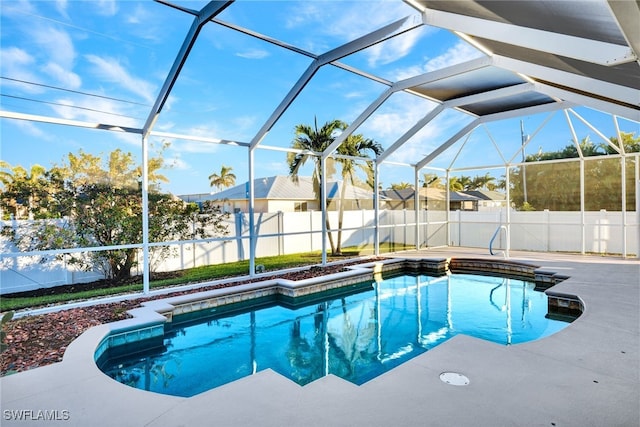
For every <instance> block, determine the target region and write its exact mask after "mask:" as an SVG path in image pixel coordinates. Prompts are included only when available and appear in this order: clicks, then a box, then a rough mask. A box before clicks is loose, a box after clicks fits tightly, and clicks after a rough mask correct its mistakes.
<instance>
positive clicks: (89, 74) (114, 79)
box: [0, 0, 638, 194]
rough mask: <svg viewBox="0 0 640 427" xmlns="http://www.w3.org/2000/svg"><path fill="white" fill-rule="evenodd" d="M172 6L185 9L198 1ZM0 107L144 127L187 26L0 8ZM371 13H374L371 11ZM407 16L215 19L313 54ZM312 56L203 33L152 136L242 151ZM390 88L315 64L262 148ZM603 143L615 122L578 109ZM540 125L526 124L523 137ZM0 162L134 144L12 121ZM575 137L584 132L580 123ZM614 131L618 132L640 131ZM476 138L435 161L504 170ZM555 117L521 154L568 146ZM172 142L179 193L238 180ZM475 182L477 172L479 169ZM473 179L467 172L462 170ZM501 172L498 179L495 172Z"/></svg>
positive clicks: (461, 51)
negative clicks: (218, 175)
mask: <svg viewBox="0 0 640 427" xmlns="http://www.w3.org/2000/svg"><path fill="white" fill-rule="evenodd" d="M175 3H177V4H181V5H184V6H186V7H189V8H192V9H199V8H201V7H202V6H203V5H204V4H206V2H203V1H187V2H184V1H183V2H179V1H176V2H175ZM0 12H1V18H0V19H1V22H0V24H1V36H2V44H1V46H0V55H1V57H0V58H1V60H0V76H1V77H2V79H0V91H1V93H2V97H1V98H0V103H1V104H2V105H1V106H2V109H3V110H7V111H12V112H19V113H26V114H36V115H43V116H50V117H61V118H65V119H69V120H79V121H83V122H91V123H93V122H99V123H106V124H113V125H118V126H129V127H136V128H141V127H142V126H143V124H144V123H145V121H146V119H147V116H148V114H149V111H150V108H151V106H152V105H153V103H154V100H155V98H156V96H157V95H158V93H159V91H160V88H161V86H162V83H163V82H164V78H165V76H166V73H167V72H168V70H169V69H170V67H171V64H172V62H173V60H174V58H175V56H176V54H177V52H178V51H179V48H180V45H181V44H182V41H183V38H184V35H185V34H186V32H187V30H188V28H189V26H190V25H191V21H192V18H191V17H190V16H189V15H187V14H185V13H182V12H179V11H177V10H174V9H172V8H169V7H167V6H165V5H162V4H158V3H155V2H150V1H142V2H136V1H110V0H100V1H66V0H58V1H53V0H52V1H13V0H8V1H6V0H3V2H2V3H1V4H0ZM372 12H373V13H372ZM407 15H416V16H417V12H416V11H415V10H414V9H412V8H411V7H409V6H408V5H407V4H405V3H404V2H402V1H400V0H388V1H377V2H368V1H351V2H342V1H302V2H294V1H274V2H269V1H242V0H240V1H237V2H236V3H234V4H232V5H231V6H230V7H228V8H227V9H226V10H225V11H224V12H223V13H222V14H220V15H219V19H220V20H222V21H225V22H229V23H232V24H236V25H240V26H243V27H246V28H249V29H251V30H253V31H257V32H259V33H262V34H264V35H267V36H270V37H272V38H275V39H277V40H280V41H283V42H286V43H289V44H292V45H295V46H297V47H299V48H301V49H304V50H307V51H309V52H312V53H314V54H322V53H324V52H326V51H328V50H330V49H332V48H335V47H337V46H340V45H342V44H344V43H347V42H348V41H351V40H353V39H355V38H357V37H359V36H362V35H364V34H367V33H369V32H371V31H373V30H375V29H377V28H379V27H381V26H382V25H385V24H388V23H391V22H393V21H395V20H397V19H400V18H402V17H405V16H407ZM480 55H481V53H479V52H478V51H476V50H475V49H474V48H473V47H471V46H470V45H468V44H466V43H465V42H464V41H462V40H460V39H459V38H458V37H457V36H455V35H454V34H452V33H450V32H448V31H444V30H439V29H436V28H430V27H422V28H421V29H419V30H414V31H411V32H409V33H407V34H405V35H403V36H400V37H397V38H395V39H393V40H391V41H389V42H385V43H382V44H380V45H377V46H375V47H373V48H370V49H367V50H364V51H362V52H359V53H357V54H354V55H352V56H350V57H347V58H345V59H344V60H343V61H342V62H344V63H345V64H347V65H350V66H353V67H357V68H358V69H361V70H364V71H366V72H369V73H371V74H374V75H376V76H378V77H382V78H384V79H387V80H390V81H397V80H401V79H404V78H407V77H410V76H414V75H417V74H421V73H424V72H427V71H432V70H434V69H438V68H442V67H443V66H447V65H452V64H455V63H460V62H464V61H467V60H470V59H472V58H475V57H478V56H480ZM310 62H311V59H309V58H307V57H304V56H302V55H298V54H295V53H292V52H290V51H288V50H285V49H282V48H280V47H276V46H273V45H271V44H268V43H265V42H263V41H261V40H258V39H255V38H252V37H249V36H247V35H244V34H241V33H238V32H235V31H233V30H230V29H228V28H224V27H221V26H219V25H214V24H208V25H206V26H205V28H204V30H203V31H202V33H201V35H200V37H199V39H198V41H197V42H196V45H195V46H194V48H193V50H192V52H191V55H190V57H189V59H188V60H187V62H186V64H185V67H184V69H183V70H182V72H181V75H180V78H179V80H178V82H177V83H176V85H175V87H174V89H173V91H172V94H171V96H170V98H169V100H168V102H167V104H166V106H165V109H164V110H163V113H162V114H161V116H160V118H159V120H158V122H157V124H156V126H155V128H154V130H156V131H161V132H168V133H179V134H188V135H196V136H206V137H210V138H220V139H227V140H235V141H241V142H249V141H251V139H252V138H253V137H254V136H255V135H256V133H257V132H258V130H259V129H260V127H261V126H262V125H263V124H264V123H265V121H266V120H267V119H268V117H269V115H270V114H271V112H272V111H273V110H274V109H275V108H276V106H277V105H278V104H279V103H280V101H281V100H282V99H283V97H284V96H285V95H286V94H287V92H288V91H289V89H290V88H291V86H292V85H293V84H294V83H295V82H296V81H297V79H298V78H299V77H300V76H301V75H302V73H303V72H304V71H305V69H306V68H307V67H308V65H309V64H310ZM385 89H386V86H384V85H381V84H379V83H376V82H373V81H371V80H368V79H364V78H362V77H359V76H356V75H354V74H352V73H348V72H346V71H344V70H341V69H338V68H336V67H332V66H328V67H323V68H322V69H321V70H320V71H319V72H318V73H317V74H316V75H315V76H314V79H313V80H312V81H311V83H310V84H309V85H308V86H307V87H306V88H305V89H304V90H303V92H302V93H301V94H300V95H299V97H298V98H297V99H296V100H295V102H294V103H293V104H292V105H291V107H290V108H289V109H288V110H287V111H286V112H285V113H284V114H283V116H282V117H281V119H280V120H279V121H278V122H277V123H276V125H275V126H274V127H273V129H272V130H271V132H269V134H268V135H267V136H266V137H265V139H264V140H263V141H262V143H261V144H262V145H263V146H271V147H280V148H284V147H288V146H290V144H291V140H292V139H293V129H294V126H295V125H296V124H299V123H306V124H312V123H313V120H314V118H317V120H318V123H319V124H322V123H324V122H326V121H328V120H333V119H341V120H344V121H346V122H351V121H352V120H354V119H355V118H356V117H357V116H358V115H359V114H360V112H362V111H363V109H365V108H366V107H367V106H368V105H369V104H370V103H371V102H372V101H373V100H375V99H376V98H377V97H378V96H379V95H380V94H381V93H382V92H383V91H384V90H385ZM433 106H434V104H433V103H430V102H429V101H426V100H423V99H418V98H416V97H413V96H409V95H406V94H396V95H394V96H393V97H392V98H391V99H390V100H389V101H388V102H387V103H386V104H385V105H384V106H383V107H382V108H380V109H379V110H378V111H376V113H375V114H374V115H373V116H372V117H371V118H370V119H369V120H367V121H366V122H365V123H364V125H363V126H362V127H361V128H359V129H358V131H357V132H359V133H363V134H364V135H365V136H367V137H370V138H373V139H375V140H376V141H378V142H380V143H381V144H382V145H383V146H384V147H388V146H390V145H391V144H392V143H393V142H394V141H395V139H397V138H398V137H399V136H401V135H402V134H403V133H404V132H405V131H406V130H407V129H409V128H410V127H411V126H412V125H413V124H414V123H415V122H416V121H417V120H418V119H419V118H420V117H422V116H423V115H424V114H425V112H426V111H428V110H429V109H430V108H433ZM580 112H581V114H584V116H585V118H587V119H588V120H591V121H593V123H594V124H596V125H597V126H602V130H603V132H604V133H605V134H606V135H607V136H610V135H613V134H614V132H615V128H614V126H613V121H612V120H611V117H610V116H608V115H605V114H601V113H597V112H592V111H589V110H586V109H581V110H580ZM546 117H547V115H546V114H545V115H541V116H539V117H538V116H534V117H523V118H522V120H523V122H524V124H525V128H526V129H525V130H526V133H528V134H532V133H533V132H534V131H535V130H536V129H537V127H538V126H539V124H540V123H542V121H543V120H544V119H545V118H546ZM469 120H470V119H469V118H467V117H465V116H464V115H462V114H459V113H455V112H449V113H447V114H445V115H443V116H442V117H440V118H439V119H438V121H437V122H435V123H434V124H433V125H432V126H429V127H428V128H427V129H424V130H423V131H421V132H420V133H419V134H418V135H416V136H415V137H414V138H412V139H411V140H410V141H409V143H408V144H407V145H406V147H404V148H403V149H402V150H399V152H398V153H397V154H396V155H394V156H393V158H392V160H394V161H396V162H402V163H415V162H416V161H417V160H420V159H421V158H422V157H424V155H425V154H427V153H428V152H429V149H430V148H433V147H436V146H437V145H439V143H441V142H443V141H444V140H446V138H447V137H448V136H449V135H451V134H452V133H453V132H455V129H457V128H459V127H460V123H465V122H468V121H469ZM0 126H1V129H0V132H1V137H2V139H1V142H0V144H1V145H0V157H1V158H2V160H5V161H7V162H9V163H10V164H12V165H17V164H20V165H22V166H24V167H26V168H29V167H30V166H31V165H33V164H41V165H43V166H45V167H50V166H51V165H53V164H55V163H60V162H61V161H62V159H63V157H64V156H65V155H66V154H67V153H69V152H74V153H75V152H77V151H78V150H79V149H83V150H84V151H85V152H89V153H94V154H99V153H108V152H110V151H112V150H114V149H116V148H120V149H122V150H123V151H131V152H133V153H134V154H138V153H139V151H140V137H139V136H137V135H132V134H125V133H114V132H105V131H96V130H87V129H77V128H72V127H68V126H59V125H51V124H42V123H35V122H29V121H22V120H8V119H0ZM576 126H577V131H578V136H579V137H580V138H582V137H585V136H587V135H589V136H590V137H591V138H592V139H594V140H595V139H596V138H595V135H594V134H593V132H592V131H591V130H590V129H588V128H587V127H586V126H584V125H582V124H581V123H577V124H576ZM637 128H638V125H637V123H626V122H623V130H627V131H637ZM487 129H488V130H489V131H490V134H491V135H492V138H493V139H494V140H495V145H497V146H498V147H500V148H501V149H504V151H505V153H506V154H505V156H506V157H507V160H508V159H509V158H511V157H512V155H513V154H514V153H515V150H517V146H518V144H519V141H520V125H519V120H510V121H505V122H500V123H492V124H489V125H487ZM487 135H488V134H487V133H486V132H485V131H484V129H479V130H477V131H476V132H474V134H473V135H472V136H471V137H470V138H469V140H468V142H467V143H466V145H465V147H464V149H463V151H462V153H464V155H459V156H457V157H456V154H457V150H458V149H459V147H460V145H461V144H462V142H463V141H461V142H460V143H459V144H457V145H456V147H454V148H453V149H452V150H449V151H448V152H447V153H445V155H443V156H442V157H441V158H439V159H438V161H437V162H435V164H434V166H437V167H448V166H450V164H451V161H452V159H454V158H456V159H457V160H456V163H455V167H467V166H471V165H492V164H496V163H498V162H499V160H500V156H499V155H497V153H496V152H495V150H494V148H493V145H494V144H493V143H492V142H491V139H490V138H489V137H488V136H487ZM570 138H571V136H570V133H569V132H568V129H567V126H566V119H565V117H564V115H563V114H562V113H561V112H560V113H557V114H556V115H555V116H554V117H553V118H552V119H551V120H550V121H549V124H547V126H546V127H545V128H544V129H543V130H542V131H541V132H539V134H538V135H537V136H536V140H535V141H532V143H531V146H530V147H529V148H528V150H529V152H530V151H537V150H538V149H541V148H544V149H557V148H559V147H562V146H565V145H567V144H568V143H569V142H570ZM152 139H153V141H152V142H153V143H154V144H156V145H158V144H159V143H161V142H167V143H170V145H169V148H168V149H167V151H166V152H165V156H166V159H167V163H168V164H170V165H171V166H172V167H171V168H170V169H168V170H166V171H165V175H166V176H167V177H168V178H169V179H170V183H169V184H168V185H166V186H165V189H166V190H168V191H171V192H173V193H175V194H188V193H205V192H209V191H211V187H210V186H209V181H208V178H207V177H208V176H209V175H210V174H211V173H212V172H217V171H219V170H220V168H221V166H222V165H227V166H232V167H233V172H234V173H235V174H236V175H237V181H238V183H240V182H243V181H245V180H246V179H247V176H248V172H247V152H246V150H244V149H238V148H237V147H233V146H226V145H216V144H211V143H202V142H197V141H186V140H174V139H171V138H164V139H161V138H152ZM287 172H288V170H287V168H286V164H285V154H284V153H283V152H281V151H276V150H257V152H256V171H255V176H256V177H262V176H272V175H276V174H281V175H286V174H287ZM479 173H481V174H484V173H485V172H484V171H482V172H479ZM465 174H466V175H473V174H474V173H473V172H465ZM497 175H500V173H499V172H498V173H497ZM412 177H413V172H412V170H411V168H409V167H406V168H393V167H385V168H384V176H383V177H382V182H383V185H385V186H388V185H390V184H391V183H394V182H400V181H406V182H411V181H412V179H413V178H412Z"/></svg>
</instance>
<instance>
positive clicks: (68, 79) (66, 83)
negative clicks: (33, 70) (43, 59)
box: [42, 62, 82, 89]
mask: <svg viewBox="0 0 640 427" xmlns="http://www.w3.org/2000/svg"><path fill="white" fill-rule="evenodd" d="M42 71H44V72H45V73H46V74H48V75H49V76H51V77H53V78H55V79H56V81H57V82H58V83H60V84H61V86H63V87H64V88H66V89H78V88H80V86H81V85H82V79H81V78H80V76H79V75H77V74H76V73H74V72H72V71H69V70H66V69H64V68H63V67H62V66H60V65H59V64H56V63H55V62H49V63H48V64H47V65H45V66H44V67H43V68H42Z"/></svg>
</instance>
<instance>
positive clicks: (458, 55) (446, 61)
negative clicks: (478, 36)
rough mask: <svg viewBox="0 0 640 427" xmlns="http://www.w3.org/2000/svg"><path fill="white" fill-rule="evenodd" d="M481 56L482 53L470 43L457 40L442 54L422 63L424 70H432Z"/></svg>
mask: <svg viewBox="0 0 640 427" xmlns="http://www.w3.org/2000/svg"><path fill="white" fill-rule="evenodd" d="M481 56H483V53H482V52H480V51H479V50H477V49H476V48H474V47H472V46H471V45H469V44H467V43H465V42H464V41H462V40H459V41H458V43H456V44H455V45H453V46H452V47H451V48H450V49H448V50H447V51H446V52H444V53H443V54H442V55H439V56H436V57H435V58H431V59H429V60H428V61H427V62H426V63H425V64H424V71H425V72H429V71H434V70H438V69H441V68H444V67H449V66H451V65H455V64H460V63H462V62H466V61H469V60H471V59H474V58H479V57H481Z"/></svg>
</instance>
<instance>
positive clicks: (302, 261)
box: [0, 249, 368, 312]
mask: <svg viewBox="0 0 640 427" xmlns="http://www.w3.org/2000/svg"><path fill="white" fill-rule="evenodd" d="M367 252H368V251H367V250H364V251H360V250H357V249H349V250H345V251H343V255H342V256H340V257H332V256H327V260H328V261H329V262H331V261H337V260H344V259H347V258H353V257H358V256H360V255H361V254H362V255H364V254H367ZM321 262H322V256H321V254H320V253H319V252H310V253H301V254H293V255H281V256H273V257H264V258H256V265H264V267H265V270H266V271H277V270H283V269H287V268H293V267H300V266H304V265H314V264H320V263H321ZM248 272H249V261H248V260H246V261H238V262H230V263H226V264H216V265H209V266H204V267H196V268H191V269H188V270H182V271H180V275H179V276H178V277H174V278H171V279H164V280H156V281H152V282H151V283H150V287H151V288H152V289H158V288H164V287H168V286H177V285H182V284H187V283H198V282H206V281H209V280H216V279H221V278H225V277H233V276H246V275H248ZM79 287H81V285H80V286H79ZM136 292H142V281H141V282H140V283H135V284H129V285H122V286H115V287H110V288H102V289H91V290H80V291H78V292H73V293H65V294H57V295H44V296H37V297H20V298H2V299H1V300H0V311H1V312H6V311H10V310H20V309H24V308H36V307H42V306H46V305H50V304H62V303H67V302H72V301H77V300H86V299H91V298H98V297H107V296H110V295H118V294H127V293H136Z"/></svg>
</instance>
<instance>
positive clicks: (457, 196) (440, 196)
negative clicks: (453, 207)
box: [381, 187, 481, 202]
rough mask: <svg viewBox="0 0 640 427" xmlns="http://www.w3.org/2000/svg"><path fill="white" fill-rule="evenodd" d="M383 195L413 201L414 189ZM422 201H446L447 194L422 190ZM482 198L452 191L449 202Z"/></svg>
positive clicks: (389, 191)
mask: <svg viewBox="0 0 640 427" xmlns="http://www.w3.org/2000/svg"><path fill="white" fill-rule="evenodd" d="M381 194H382V195H384V197H385V198H386V199H389V200H402V201H407V200H412V199H413V197H414V190H413V188H404V189H402V190H384V191H382V192H381ZM419 194H420V198H421V199H423V200H424V199H431V200H445V198H446V193H445V190H443V189H440V188H424V187H422V188H420V190H419ZM480 199H481V198H480V197H478V196H477V195H474V194H469V192H460V191H450V192H449V200H450V201H452V202H461V201H477V200H480Z"/></svg>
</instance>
